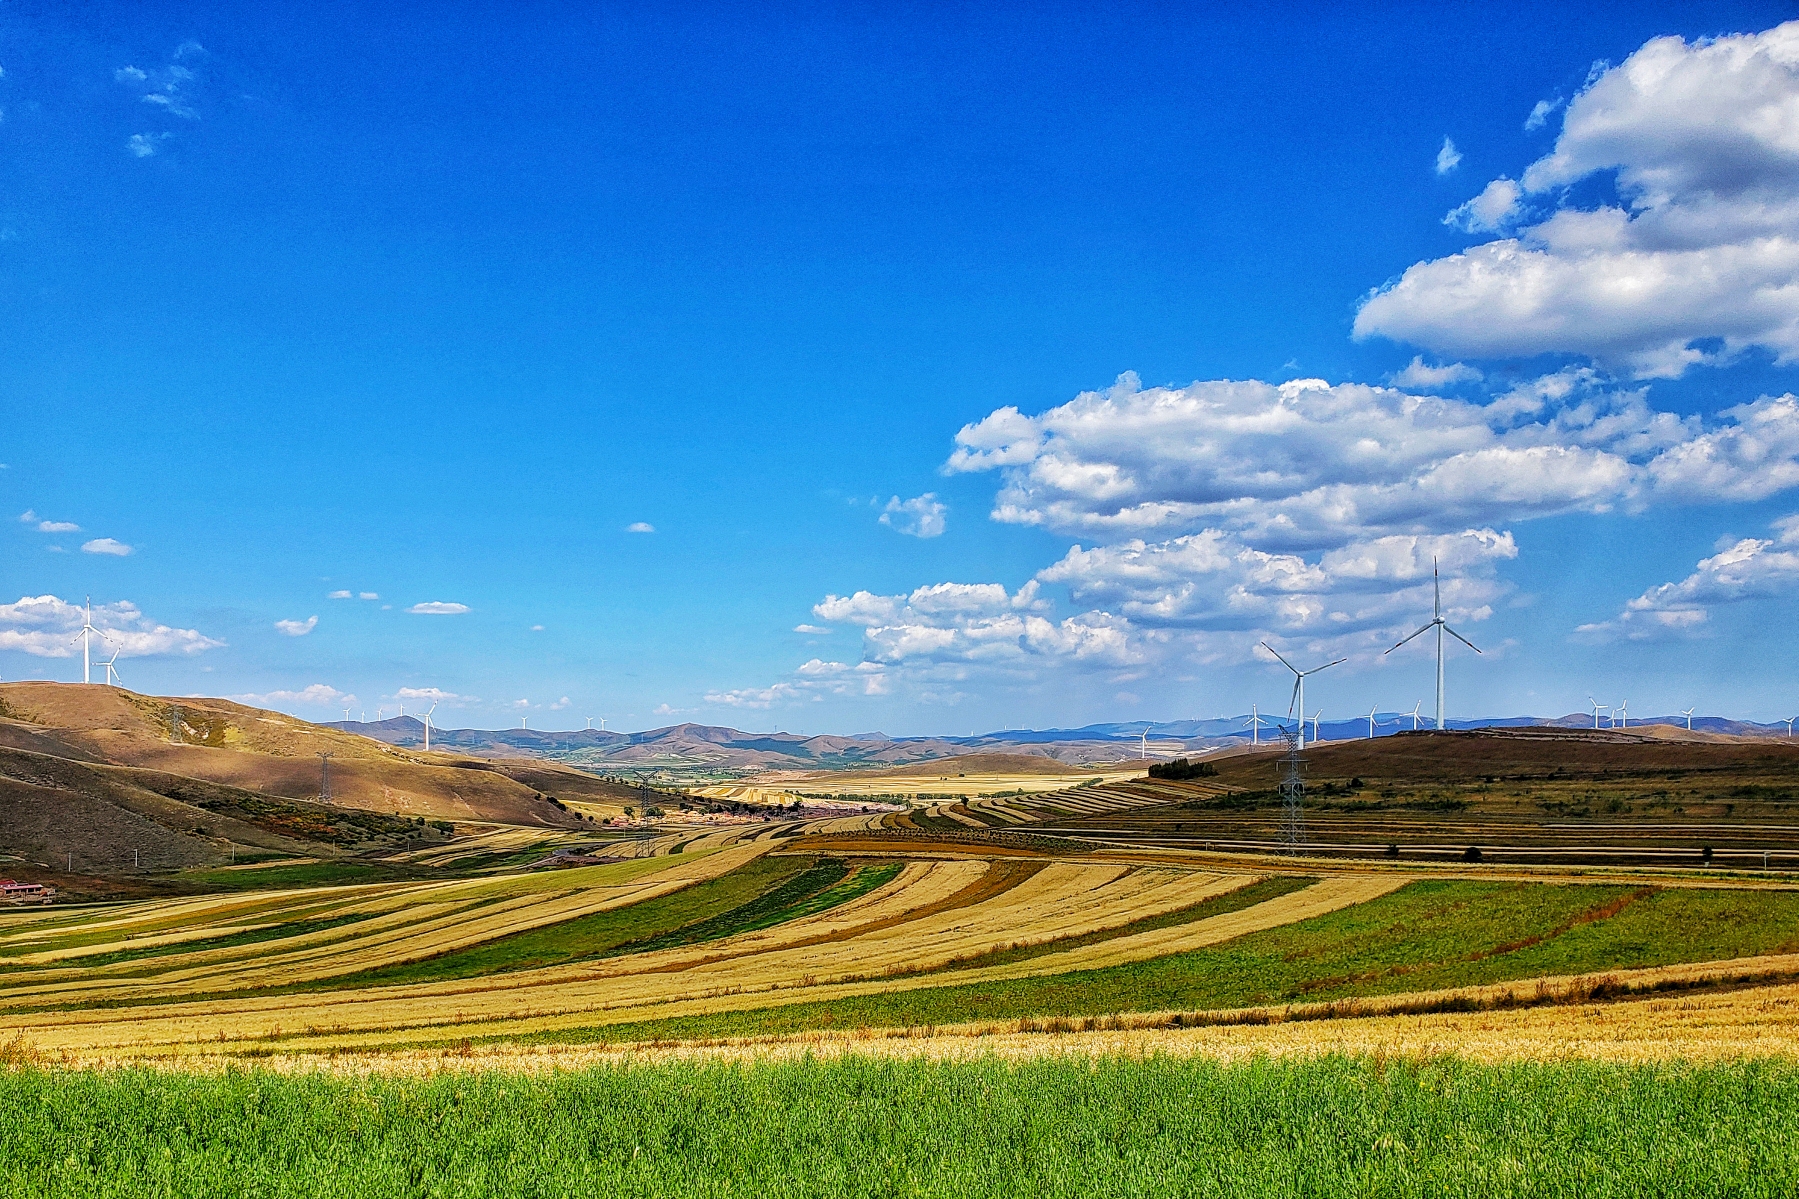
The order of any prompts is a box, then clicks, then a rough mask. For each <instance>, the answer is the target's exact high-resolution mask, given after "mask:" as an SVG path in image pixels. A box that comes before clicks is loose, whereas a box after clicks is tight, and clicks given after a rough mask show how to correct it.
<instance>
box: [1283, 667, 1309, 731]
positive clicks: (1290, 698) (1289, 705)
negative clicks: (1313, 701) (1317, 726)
mask: <svg viewBox="0 0 1799 1199" xmlns="http://www.w3.org/2000/svg"><path fill="white" fill-rule="evenodd" d="M1294 673H1296V674H1297V673H1298V672H1297V671H1295V672H1294ZM1298 702H1299V679H1294V680H1293V694H1292V695H1290V696H1288V697H1287V715H1289V716H1291V715H1293V705H1294V704H1296V703H1298ZM1299 717H1300V719H1301V720H1304V719H1305V713H1304V712H1301V713H1300V714H1299Z"/></svg>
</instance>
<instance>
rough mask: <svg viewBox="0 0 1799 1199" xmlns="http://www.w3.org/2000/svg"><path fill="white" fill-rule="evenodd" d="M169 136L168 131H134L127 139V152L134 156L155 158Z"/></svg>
mask: <svg viewBox="0 0 1799 1199" xmlns="http://www.w3.org/2000/svg"><path fill="white" fill-rule="evenodd" d="M169 136H170V135H169V134H167V133H134V134H132V135H131V136H130V137H128V138H126V139H125V152H126V153H127V154H129V155H131V156H132V157H133V158H153V157H155V155H156V151H157V150H159V149H160V148H161V147H162V143H163V142H165V141H167V140H168V139H169Z"/></svg>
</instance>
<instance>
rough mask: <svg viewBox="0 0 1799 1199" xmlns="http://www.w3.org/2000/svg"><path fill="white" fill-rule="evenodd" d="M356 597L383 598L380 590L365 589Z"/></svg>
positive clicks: (367, 598) (366, 598)
mask: <svg viewBox="0 0 1799 1199" xmlns="http://www.w3.org/2000/svg"><path fill="white" fill-rule="evenodd" d="M356 598H357V599H365V600H378V599H380V598H381V593H380V592H378V591H363V592H359V593H358V594H357V596H356Z"/></svg>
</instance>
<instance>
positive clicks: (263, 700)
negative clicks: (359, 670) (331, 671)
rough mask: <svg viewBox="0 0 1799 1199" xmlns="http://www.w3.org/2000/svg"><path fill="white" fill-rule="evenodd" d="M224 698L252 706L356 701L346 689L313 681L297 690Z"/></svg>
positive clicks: (323, 705) (331, 705)
mask: <svg viewBox="0 0 1799 1199" xmlns="http://www.w3.org/2000/svg"><path fill="white" fill-rule="evenodd" d="M225 698H226V699H232V700H236V701H237V702H238V703H240V704H249V705H250V706H251V707H253V708H272V707H277V706H281V707H298V708H340V709H341V708H346V707H350V706H352V705H354V704H355V703H356V697H355V696H354V695H351V694H350V693H349V692H348V691H339V690H338V689H337V688H336V687H329V686H326V685H325V684H324V683H314V684H312V685H311V686H310V687H306V688H303V689H301V690H299V691H264V692H261V693H258V694H247V695H228V696H226V697H225Z"/></svg>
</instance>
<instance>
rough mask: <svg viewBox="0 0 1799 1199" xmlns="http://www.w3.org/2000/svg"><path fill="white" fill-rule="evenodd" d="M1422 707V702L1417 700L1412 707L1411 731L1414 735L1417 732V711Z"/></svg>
mask: <svg viewBox="0 0 1799 1199" xmlns="http://www.w3.org/2000/svg"><path fill="white" fill-rule="evenodd" d="M1423 706H1424V701H1423V700H1419V701H1418V702H1417V703H1415V704H1413V705H1412V731H1413V732H1414V733H1415V732H1417V731H1418V709H1419V708H1422V707H1423Z"/></svg>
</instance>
